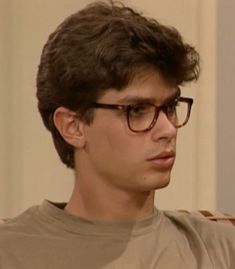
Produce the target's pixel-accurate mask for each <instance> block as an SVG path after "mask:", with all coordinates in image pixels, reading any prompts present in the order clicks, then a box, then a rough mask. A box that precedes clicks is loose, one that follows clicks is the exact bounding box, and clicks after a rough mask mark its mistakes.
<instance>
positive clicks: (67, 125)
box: [53, 107, 85, 148]
mask: <svg viewBox="0 0 235 269" xmlns="http://www.w3.org/2000/svg"><path fill="white" fill-rule="evenodd" d="M53 120H54V124H55V126H56V128H57V130H58V131H59V133H60V134H61V136H62V137H63V138H64V140H65V141H66V142H67V143H68V144H70V145H72V146H74V147H75V148H83V147H84V146H85V136H84V132H83V126H84V123H83V122H82V121H81V120H79V119H78V117H77V116H76V113H75V112H74V111H71V110H69V109H67V108H65V107H58V108H57V109H56V110H55V112H54V116H53Z"/></svg>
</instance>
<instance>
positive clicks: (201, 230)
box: [164, 211, 235, 268]
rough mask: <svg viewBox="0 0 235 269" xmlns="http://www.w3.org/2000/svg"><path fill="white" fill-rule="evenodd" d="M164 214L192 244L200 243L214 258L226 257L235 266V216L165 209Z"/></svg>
mask: <svg viewBox="0 0 235 269" xmlns="http://www.w3.org/2000/svg"><path fill="white" fill-rule="evenodd" d="M164 214H165V216H166V217H167V218H168V220H170V222H171V223H172V224H173V225H174V226H176V227H177V229H178V230H180V232H181V233H183V234H184V235H185V236H186V238H187V240H188V242H189V244H190V245H191V246H195V245H196V244H197V243H199V244H198V245H200V246H202V247H203V248H204V249H205V251H206V252H207V253H208V255H209V256H210V257H213V258H212V259H213V260H216V261H218V259H220V260H221V259H225V260H227V261H230V263H231V262H232V264H233V265H234V266H235V243H234V242H235V225H234V224H235V218H234V217H232V216H228V215H225V214H221V213H218V212H209V211H196V212H188V211H181V212H180V211H164ZM231 259H232V260H231ZM229 268H230V267H229ZM232 268H233V267H232Z"/></svg>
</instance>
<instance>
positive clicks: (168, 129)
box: [152, 110, 177, 140]
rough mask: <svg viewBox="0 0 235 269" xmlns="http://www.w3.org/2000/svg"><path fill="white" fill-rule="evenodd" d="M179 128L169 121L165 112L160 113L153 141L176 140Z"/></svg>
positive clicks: (153, 130)
mask: <svg viewBox="0 0 235 269" xmlns="http://www.w3.org/2000/svg"><path fill="white" fill-rule="evenodd" d="M176 135H177V128H175V126H174V125H173V124H172V123H171V122H170V121H169V119H168V118H167V115H166V114H165V113H164V111H162V110H161V111H160V112H159V115H158V118H157V121H156V123H155V126H154V127H153V129H152V139H153V140H159V139H166V140H171V139H174V138H176Z"/></svg>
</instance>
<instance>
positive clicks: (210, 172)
mask: <svg viewBox="0 0 235 269" xmlns="http://www.w3.org/2000/svg"><path fill="white" fill-rule="evenodd" d="M88 2H89V1H81V0H80V1H77V0H70V1H67V0H54V1H52V0H50V1H48V0H34V1H32V0H24V1H23V0H8V1H7V0H5V1H4V0H0V12H1V14H0V15H1V16H0V20H1V21H0V30H1V36H0V38H1V39H3V42H1V47H0V57H1V58H0V59H1V62H2V63H3V65H1V66H0V68H1V77H0V78H1V92H0V97H1V100H0V102H1V108H0V109H1V122H2V124H1V126H0V128H1V129H0V134H1V141H2V144H3V145H2V151H1V153H0V154H1V155H0V158H1V159H0V160H1V172H0V177H1V178H0V184H1V189H0V215H4V216H5V215H6V214H7V215H8V216H12V215H15V214H18V213H19V212H21V211H22V210H24V209H25V208H27V207H28V206H30V205H32V204H35V203H40V202H41V200H43V199H45V198H46V199H51V200H58V201H62V200H67V199H68V197H69V195H70V192H71V189H72V185H73V173H72V171H70V170H67V169H66V168H64V167H63V166H62V165H61V164H60V162H59V160H58V157H57V155H56V152H55V150H54V148H53V145H52V141H51V138H50V135H49V133H48V132H47V131H46V130H45V129H44V127H43V125H42V123H41V119H40V117H39V115H38V112H37V108H36V98H35V77H36V72H37V65H38V63H39V57H40V53H41V49H42V46H43V44H44V43H45V41H46V39H47V36H48V35H49V33H50V32H52V31H53V29H54V28H55V27H56V26H57V24H58V23H59V22H61V20H62V19H63V18H65V17H66V16H67V15H69V14H70V13H72V12H74V11H75V10H77V9H79V8H81V7H83V6H84V5H85V4H86V3H88ZM90 2H91V1H90ZM125 2H126V3H130V4H132V5H133V6H136V7H137V8H140V9H142V10H143V11H144V12H145V14H147V15H149V16H154V17H156V18H157V19H159V20H160V21H161V22H163V23H166V24H168V25H174V26H175V27H176V28H177V29H179V31H180V32H181V33H182V35H183V36H184V37H185V39H186V41H187V42H189V43H192V44H193V45H195V46H196V47H197V49H198V50H199V51H200V54H201V57H202V66H203V69H202V70H203V71H202V76H201V79H200V81H199V83H198V84H197V85H196V86H195V85H189V86H187V87H185V89H184V90H183V94H184V95H187V96H192V97H194V98H195V104H194V107H193V114H192V118H191V120H190V123H189V125H188V126H187V127H185V128H184V129H182V130H180V131H179V141H178V160H177V162H176V166H175V169H174V172H173V176H172V183H171V184H170V186H169V187H168V188H167V189H166V190H161V191H159V192H158V193H157V195H156V198H157V199H156V203H157V204H158V206H159V207H160V208H185V209H194V208H207V209H215V207H216V176H215V172H216V170H215V151H216V145H215V136H214V135H215V104H216V101H215V98H216V94H215V90H214V89H215V73H216V72H215V37H216V35H215V26H216V23H215V19H216V3H215V1H213V0H209V1H203V0H177V1H172V0H164V1H156V0H146V1H144V2H143V1H141V0H132V1H131V0H130V1H125ZM3 66H4V68H3ZM205 111H207V113H206V114H205Z"/></svg>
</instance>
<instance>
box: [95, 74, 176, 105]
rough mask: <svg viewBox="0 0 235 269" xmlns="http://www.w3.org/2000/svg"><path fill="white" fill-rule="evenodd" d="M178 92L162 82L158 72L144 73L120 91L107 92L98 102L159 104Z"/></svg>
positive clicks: (173, 87) (111, 90)
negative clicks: (146, 102)
mask: <svg viewBox="0 0 235 269" xmlns="http://www.w3.org/2000/svg"><path fill="white" fill-rule="evenodd" d="M178 92H179V89H178V87H177V86H176V85H172V84H170V83H169V82H167V81H166V80H164V78H163V77H162V76H161V74H160V73H159V72H156V71H145V72H142V73H139V74H137V75H136V76H135V77H134V78H133V79H132V81H131V82H130V83H129V84H128V85H127V86H126V87H125V88H123V89H122V90H121V91H118V90H116V89H109V90H107V91H106V92H105V94H104V95H103V96H102V97H101V98H100V99H99V101H106V102H114V101H115V102H118V103H132V102H133V103H134V102H136V101H141V99H143V100H149V101H151V102H154V103H156V104H157V103H159V104H160V103H163V102H164V101H165V100H167V99H169V98H171V97H172V96H175V95H178Z"/></svg>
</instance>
